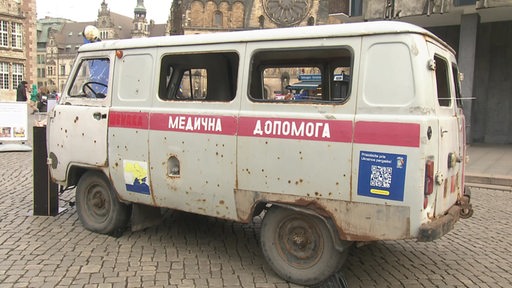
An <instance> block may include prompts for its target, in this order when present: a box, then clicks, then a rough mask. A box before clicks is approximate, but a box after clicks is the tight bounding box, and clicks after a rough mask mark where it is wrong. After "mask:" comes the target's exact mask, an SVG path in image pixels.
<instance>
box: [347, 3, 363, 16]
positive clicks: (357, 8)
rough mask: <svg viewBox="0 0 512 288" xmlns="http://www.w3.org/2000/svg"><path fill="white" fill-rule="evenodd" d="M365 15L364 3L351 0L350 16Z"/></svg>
mask: <svg viewBox="0 0 512 288" xmlns="http://www.w3.org/2000/svg"><path fill="white" fill-rule="evenodd" d="M361 15H363V1H361V0H351V1H350V16H361Z"/></svg>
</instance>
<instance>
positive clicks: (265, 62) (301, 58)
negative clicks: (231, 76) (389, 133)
mask: <svg viewBox="0 0 512 288" xmlns="http://www.w3.org/2000/svg"><path fill="white" fill-rule="evenodd" d="M351 67H352V52H351V51H350V50H349V49H347V48H344V47H336V48H325V49H318V48H316V49H307V48H304V49H293V50H292V49H290V50H277V51H276V50H271V51H270V50H269V51H258V52H256V53H255V54H254V56H253V58H252V66H251V72H250V73H251V76H250V80H249V81H250V84H249V85H250V91H249V96H250V98H251V99H252V100H254V101H267V102H293V103H311V102H328V103H332V102H343V101H345V100H346V99H347V98H348V97H349V93H350V74H351V73H352V68H351Z"/></svg>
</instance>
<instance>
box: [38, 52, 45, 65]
mask: <svg viewBox="0 0 512 288" xmlns="http://www.w3.org/2000/svg"><path fill="white" fill-rule="evenodd" d="M45 62H46V61H45V60H44V55H42V54H39V55H37V64H45Z"/></svg>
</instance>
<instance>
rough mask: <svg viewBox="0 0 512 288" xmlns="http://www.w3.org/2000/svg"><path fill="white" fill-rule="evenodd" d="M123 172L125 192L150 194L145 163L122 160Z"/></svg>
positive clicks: (146, 164)
mask: <svg viewBox="0 0 512 288" xmlns="http://www.w3.org/2000/svg"><path fill="white" fill-rule="evenodd" d="M123 171H124V182H125V184H126V190H127V191H129V192H135V193H140V194H145V195H149V194H150V190H149V186H150V185H149V178H148V163H147V162H141V161H133V160H123Z"/></svg>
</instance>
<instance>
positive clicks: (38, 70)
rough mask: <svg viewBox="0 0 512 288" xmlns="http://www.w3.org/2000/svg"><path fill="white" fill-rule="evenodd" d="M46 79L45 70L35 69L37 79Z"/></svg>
mask: <svg viewBox="0 0 512 288" xmlns="http://www.w3.org/2000/svg"><path fill="white" fill-rule="evenodd" d="M44 77H46V69H45V68H37V78H44Z"/></svg>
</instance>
